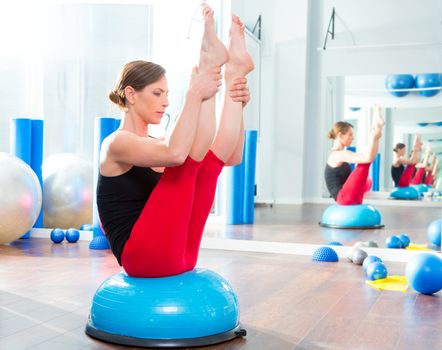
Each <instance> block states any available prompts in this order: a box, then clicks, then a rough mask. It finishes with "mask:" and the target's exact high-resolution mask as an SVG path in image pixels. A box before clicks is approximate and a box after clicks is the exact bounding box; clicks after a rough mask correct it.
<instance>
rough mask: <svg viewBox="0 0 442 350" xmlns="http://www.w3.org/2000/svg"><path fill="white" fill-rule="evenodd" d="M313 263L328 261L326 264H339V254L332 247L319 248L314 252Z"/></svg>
mask: <svg viewBox="0 0 442 350" xmlns="http://www.w3.org/2000/svg"><path fill="white" fill-rule="evenodd" d="M312 260H313V261H326V262H337V261H339V258H338V254H337V253H336V252H335V250H334V249H333V248H330V247H319V248H318V249H316V250H315V251H314V252H313V256H312Z"/></svg>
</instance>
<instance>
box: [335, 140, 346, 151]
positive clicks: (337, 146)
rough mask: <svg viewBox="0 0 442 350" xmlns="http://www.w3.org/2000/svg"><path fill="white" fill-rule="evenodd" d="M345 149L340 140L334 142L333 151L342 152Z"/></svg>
mask: <svg viewBox="0 0 442 350" xmlns="http://www.w3.org/2000/svg"><path fill="white" fill-rule="evenodd" d="M343 149H344V145H343V144H342V143H341V142H340V141H339V140H335V141H334V142H333V147H332V151H342V150H343Z"/></svg>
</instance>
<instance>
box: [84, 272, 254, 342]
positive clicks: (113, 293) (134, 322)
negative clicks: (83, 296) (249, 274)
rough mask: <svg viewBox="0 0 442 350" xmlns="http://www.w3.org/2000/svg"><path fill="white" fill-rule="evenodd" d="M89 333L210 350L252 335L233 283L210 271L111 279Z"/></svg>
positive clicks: (99, 296) (95, 304) (96, 301)
mask: <svg viewBox="0 0 442 350" xmlns="http://www.w3.org/2000/svg"><path fill="white" fill-rule="evenodd" d="M86 333H87V334H88V335H90V336H91V337H94V338H97V339H100V340H103V341H106V342H110V343H115V344H122V345H128V346H140V347H189V346H205V345H212V344H216V343H221V342H224V341H227V340H230V339H233V338H236V337H239V336H244V335H246V331H245V330H244V329H241V328H240V324H239V309H238V301H237V298H236V295H235V293H234V292H233V290H232V287H231V285H230V284H229V282H228V281H227V280H225V279H224V278H223V277H221V276H220V275H218V274H217V273H215V272H213V271H210V270H206V269H194V270H192V271H189V272H185V273H183V274H180V275H176V276H170V277H162V278H136V277H130V276H128V275H127V274H125V273H124V272H121V273H117V274H115V275H113V276H111V277H109V278H108V279H107V280H105V281H104V282H103V283H102V284H101V286H100V287H99V288H98V290H97V291H96V293H95V296H94V298H93V301H92V307H91V313H90V316H89V321H88V324H87V326H86Z"/></svg>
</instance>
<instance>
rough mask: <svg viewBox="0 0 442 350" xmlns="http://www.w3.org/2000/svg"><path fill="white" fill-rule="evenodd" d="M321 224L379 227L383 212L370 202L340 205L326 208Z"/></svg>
mask: <svg viewBox="0 0 442 350" xmlns="http://www.w3.org/2000/svg"><path fill="white" fill-rule="evenodd" d="M319 224H320V225H321V226H325V227H333V228H379V227H382V225H381V214H380V213H379V211H378V210H377V209H376V208H375V207H373V206H371V205H368V204H360V205H338V204H334V205H331V206H329V207H328V208H327V209H325V211H324V213H323V214H322V219H321V222H320V223H319Z"/></svg>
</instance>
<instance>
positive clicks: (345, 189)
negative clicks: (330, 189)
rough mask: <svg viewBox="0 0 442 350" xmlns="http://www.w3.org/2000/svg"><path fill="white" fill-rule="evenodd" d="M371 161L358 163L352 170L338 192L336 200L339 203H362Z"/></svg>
mask: <svg viewBox="0 0 442 350" xmlns="http://www.w3.org/2000/svg"><path fill="white" fill-rule="evenodd" d="M370 165H371V163H360V164H358V165H357V166H356V168H355V170H353V171H352V173H351V174H350V176H349V177H348V179H347V181H345V184H344V186H342V188H341V190H340V191H339V193H338V197H337V199H336V202H337V203H338V204H340V205H357V204H362V200H363V197H364V192H365V187H366V183H367V179H368V170H369V169H370Z"/></svg>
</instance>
